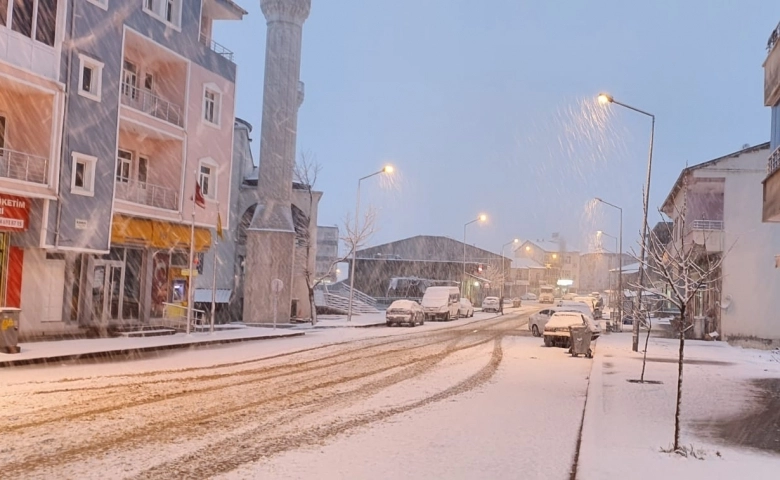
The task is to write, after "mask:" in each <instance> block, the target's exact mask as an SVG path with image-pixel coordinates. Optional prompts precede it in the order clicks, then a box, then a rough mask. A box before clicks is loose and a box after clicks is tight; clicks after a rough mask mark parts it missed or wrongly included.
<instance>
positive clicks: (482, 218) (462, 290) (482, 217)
mask: <svg viewBox="0 0 780 480" xmlns="http://www.w3.org/2000/svg"><path fill="white" fill-rule="evenodd" d="M486 221H487V215H485V214H484V213H482V214H480V215H479V216H478V217H477V218H475V219H474V220H472V221H470V222H466V223H465V224H464V225H463V279H462V280H461V282H460V296H461V297H462V296H464V295H466V227H468V226H469V225H471V224H472V223H474V222H486Z"/></svg>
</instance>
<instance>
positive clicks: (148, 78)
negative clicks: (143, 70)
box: [144, 73, 154, 92]
mask: <svg viewBox="0 0 780 480" xmlns="http://www.w3.org/2000/svg"><path fill="white" fill-rule="evenodd" d="M144 88H145V89H146V90H148V91H150V92H151V91H152V89H153V88H154V75H152V74H151V73H147V74H146V75H145V76H144Z"/></svg>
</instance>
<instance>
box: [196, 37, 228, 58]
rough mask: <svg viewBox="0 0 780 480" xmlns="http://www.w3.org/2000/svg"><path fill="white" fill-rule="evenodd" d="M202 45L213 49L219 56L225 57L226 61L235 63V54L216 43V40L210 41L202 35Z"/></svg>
mask: <svg viewBox="0 0 780 480" xmlns="http://www.w3.org/2000/svg"><path fill="white" fill-rule="evenodd" d="M200 43H202V44H203V45H206V46H207V47H209V48H210V49H211V51H212V52H214V53H216V54H217V55H221V56H223V57H225V58H226V59H228V60H230V61H231V62H232V61H233V52H232V51H230V50H228V49H227V48H225V47H224V46H222V45H220V44H219V43H217V42H215V41H214V40H212V39H210V38H209V37H207V36H206V35H204V34H202V33H201V34H200Z"/></svg>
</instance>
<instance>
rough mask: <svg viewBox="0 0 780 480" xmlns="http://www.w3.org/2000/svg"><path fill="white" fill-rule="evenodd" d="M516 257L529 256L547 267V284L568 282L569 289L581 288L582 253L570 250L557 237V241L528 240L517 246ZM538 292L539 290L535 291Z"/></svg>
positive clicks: (545, 275)
mask: <svg viewBox="0 0 780 480" xmlns="http://www.w3.org/2000/svg"><path fill="white" fill-rule="evenodd" d="M514 256H515V258H529V259H531V260H533V261H534V262H536V263H537V264H539V265H542V266H543V267H544V268H545V273H544V278H543V282H544V284H545V285H552V286H557V285H559V283H561V284H566V285H565V286H566V288H567V289H568V291H571V292H577V291H578V289H579V269H580V255H579V252H577V251H572V250H568V249H567V248H566V243H565V242H564V241H562V240H561V239H559V238H557V237H556V240H555V241H549V240H536V241H531V240H526V241H524V242H519V245H517V246H516V247H515V251H514ZM533 293H537V294H538V291H534V292H533Z"/></svg>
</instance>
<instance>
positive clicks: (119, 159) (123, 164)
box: [116, 150, 133, 183]
mask: <svg viewBox="0 0 780 480" xmlns="http://www.w3.org/2000/svg"><path fill="white" fill-rule="evenodd" d="M132 164H133V154H132V153H130V152H128V151H125V150H119V151H118V152H117V155H116V181H117V182H120V183H130V166H131V165H132Z"/></svg>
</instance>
